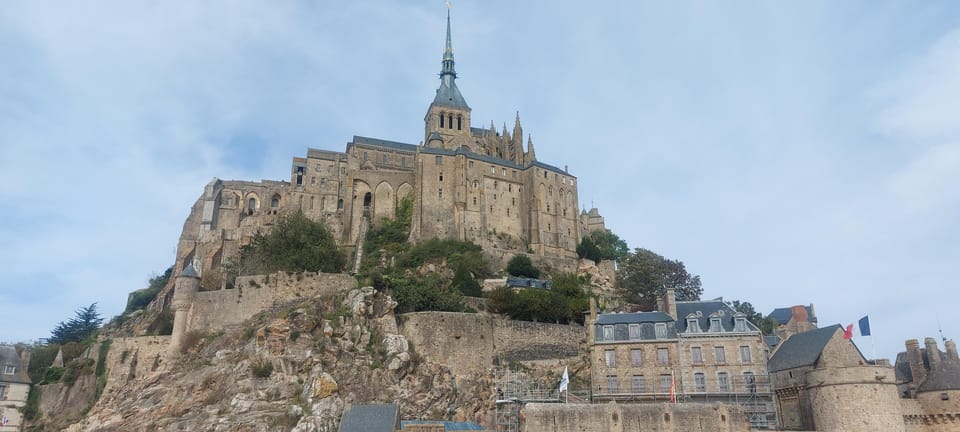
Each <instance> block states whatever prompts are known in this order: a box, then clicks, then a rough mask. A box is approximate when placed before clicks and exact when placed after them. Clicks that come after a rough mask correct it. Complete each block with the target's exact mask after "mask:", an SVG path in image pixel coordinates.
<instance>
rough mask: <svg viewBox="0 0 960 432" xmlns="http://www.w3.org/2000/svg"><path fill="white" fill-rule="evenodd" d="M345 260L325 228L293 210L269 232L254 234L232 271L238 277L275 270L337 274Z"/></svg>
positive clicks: (282, 217) (281, 217)
mask: <svg viewBox="0 0 960 432" xmlns="http://www.w3.org/2000/svg"><path fill="white" fill-rule="evenodd" d="M346 262H347V260H346V256H345V255H344V254H343V252H342V251H341V250H340V248H339V247H337V243H336V242H335V241H334V240H333V235H331V234H330V231H329V230H327V227H326V226H324V224H323V223H321V222H314V221H312V220H310V219H309V218H308V217H307V216H306V215H304V214H303V212H300V211H297V212H295V213H290V214H286V215H281V216H280V217H279V218H278V220H277V223H276V224H275V225H274V226H273V229H271V230H270V232H268V233H266V234H262V233H257V235H255V236H254V237H253V241H252V242H250V244H248V245H246V246H244V247H242V248H241V249H240V260H239V265H238V266H237V268H236V269H235V270H234V272H235V273H236V274H237V275H241V276H242V275H253V274H269V273H273V272H276V271H286V272H302V271H322V272H326V273H337V272H340V271H342V270H343V268H344V267H345V266H346Z"/></svg>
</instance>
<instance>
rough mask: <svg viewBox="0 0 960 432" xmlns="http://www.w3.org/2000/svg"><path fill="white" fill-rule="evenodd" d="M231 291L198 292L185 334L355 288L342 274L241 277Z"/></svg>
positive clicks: (352, 280)
mask: <svg viewBox="0 0 960 432" xmlns="http://www.w3.org/2000/svg"><path fill="white" fill-rule="evenodd" d="M235 286H236V288H235V289H229V290H219V291H201V292H198V293H197V294H196V296H195V297H194V299H193V305H192V306H191V307H190V313H189V315H188V323H187V331H194V330H199V331H211V330H217V329H221V328H223V327H225V326H229V325H234V324H239V323H241V322H243V321H246V320H248V319H250V318H251V317H253V316H254V315H256V314H258V313H260V312H261V311H264V310H267V309H268V308H270V307H272V306H274V305H276V304H279V303H284V302H288V301H292V300H296V299H301V298H303V299H307V298H315V297H321V296H329V295H333V294H336V293H338V292H341V291H346V290H350V289H352V288H355V287H356V286H357V281H356V279H354V278H353V277H352V276H350V275H347V274H342V273H307V272H305V273H283V272H280V273H274V274H271V275H266V276H242V277H238V278H237V280H236V282H235Z"/></svg>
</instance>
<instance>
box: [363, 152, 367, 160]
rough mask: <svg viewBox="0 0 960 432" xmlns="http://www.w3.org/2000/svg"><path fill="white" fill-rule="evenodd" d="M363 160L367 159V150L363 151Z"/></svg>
mask: <svg viewBox="0 0 960 432" xmlns="http://www.w3.org/2000/svg"><path fill="white" fill-rule="evenodd" d="M363 160H364V161H366V160H367V152H363Z"/></svg>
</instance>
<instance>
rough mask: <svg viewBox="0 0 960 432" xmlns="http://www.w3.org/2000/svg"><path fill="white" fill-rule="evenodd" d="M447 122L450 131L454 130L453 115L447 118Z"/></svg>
mask: <svg viewBox="0 0 960 432" xmlns="http://www.w3.org/2000/svg"><path fill="white" fill-rule="evenodd" d="M447 121H448V122H449V124H450V126H449V128H450V129H453V114H450V115H448V116H447Z"/></svg>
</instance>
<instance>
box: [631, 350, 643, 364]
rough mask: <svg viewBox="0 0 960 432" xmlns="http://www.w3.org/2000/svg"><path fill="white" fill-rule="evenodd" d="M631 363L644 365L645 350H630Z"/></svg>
mask: <svg viewBox="0 0 960 432" xmlns="http://www.w3.org/2000/svg"><path fill="white" fill-rule="evenodd" d="M630 365H631V366H641V365H643V351H640V350H639V349H632V350H630Z"/></svg>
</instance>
